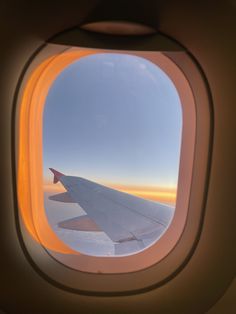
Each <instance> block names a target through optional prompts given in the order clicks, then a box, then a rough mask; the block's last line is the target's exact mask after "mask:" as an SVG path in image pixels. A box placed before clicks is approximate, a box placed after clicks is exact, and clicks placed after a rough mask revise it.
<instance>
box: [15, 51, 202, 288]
mask: <svg viewBox="0 0 236 314" xmlns="http://www.w3.org/2000/svg"><path fill="white" fill-rule="evenodd" d="M188 60H189V59H188V58H187V56H186V54H185V53H184V52H165V53H163V52H156V51H146V52H145V51H122V50H104V49H87V48H86V49H85V48H77V47H69V48H68V47H67V48H65V46H60V45H59V46H57V45H49V46H48V47H47V49H46V48H45V50H44V51H42V53H41V54H40V55H39V56H38V58H36V59H35V61H34V62H33V63H32V65H31V66H30V67H29V69H28V71H27V74H26V76H25V78H24V81H23V82H22V88H21V93H20V96H19V106H18V107H17V108H18V109H17V110H18V113H17V118H18V124H17V125H16V127H17V138H18V142H17V143H16V151H17V155H16V158H17V159H16V160H17V163H16V164H17V197H18V208H19V224H20V230H21V235H22V237H23V241H24V243H25V245H26V247H27V250H28V251H29V252H30V253H29V254H30V256H32V257H33V258H34V259H35V260H37V261H36V264H37V265H38V264H39V265H40V267H41V268H42V269H44V271H45V272H46V273H48V275H49V276H52V277H55V278H57V277H58V275H57V274H56V273H55V276H54V275H52V273H51V271H50V269H52V268H51V267H49V268H48V267H47V265H51V263H52V264H53V263H55V264H53V265H54V268H55V269H58V267H59V268H60V267H63V269H61V268H60V270H58V271H57V273H60V274H61V276H62V277H63V279H62V280H61V281H62V282H64V281H65V280H66V281H67V280H69V281H70V282H71V280H73V278H77V276H80V274H81V273H82V272H85V273H87V272H90V273H107V274H113V273H130V272H135V271H139V270H143V269H146V270H147V269H149V267H150V266H153V267H154V266H155V265H157V263H158V262H161V261H162V260H163V259H164V258H168V256H169V253H170V252H172V251H173V249H174V248H175V246H176V245H177V244H178V243H179V241H180V239H181V236H182V235H183V232H184V230H186V228H185V226H186V222H187V219H188V217H190V215H189V213H190V214H191V213H192V212H193V214H195V211H194V210H195V207H194V209H192V208H193V205H192V207H191V210H189V204H190V191H191V188H192V176H193V172H192V171H193V170H192V169H193V163H194V161H196V159H194V156H195V149H196V145H195V144H196V141H195V140H196V134H197V133H196V132H197V128H196V122H197V119H196V107H195V98H194V94H193V88H192V86H196V90H197V91H198V90H199V91H200V92H198V94H197V97H198V98H196V99H199V100H198V102H199V104H200V105H202V104H204V103H205V102H206V101H205V99H207V98H206V97H205V93H204V87H201V86H200V85H199V82H200V84H202V83H201V82H202V81H201V80H198V77H199V76H198V75H199V74H198V72H197V70H195V66H194V64H193V63H191V62H190V61H188ZM179 65H180V66H179ZM181 66H183V70H182V68H181ZM188 69H190V70H188ZM185 73H187V74H186V75H188V76H187V77H188V79H189V80H190V81H191V79H194V78H196V79H197V83H195V82H193V84H192V85H190V83H189V80H188V79H187V78H186V75H185ZM192 73H193V74H192ZM191 82H192V81H191ZM194 84H195V85H194ZM198 86H199V87H198ZM201 97H202V98H201ZM204 97H205V98H204ZM202 99H203V100H202ZM200 105H199V106H198V108H207V107H206V106H204V105H202V106H201V107H200ZM198 110H199V109H198ZM203 117H207V115H205V114H202V115H201V119H199V120H198V124H200V123H201V124H202V125H203V126H202V129H203V128H204V126H207V123H205V122H206V121H205V120H204V119H203ZM206 119H207V118H206ZM202 129H201V128H200V127H199V129H198V130H202ZM204 130H205V129H204ZM201 132H202V131H201ZM204 132H205V131H204ZM201 134H205V133H201ZM199 138H201V139H202V140H204V141H206V143H205V142H204V143H203V144H201V156H203V154H202V147H203V146H204V145H205V146H206V145H207V138H206V136H204V137H200V136H199V137H198V139H199ZM198 143H200V142H198ZM199 145H200V144H199ZM199 164H200V162H199ZM201 169H203V168H202V163H201ZM203 170H204V169H203ZM203 170H202V172H201V173H202V177H201V178H202V179H201V180H202V181H201V182H203V175H204V173H205V172H204V171H203ZM199 173H200V172H199ZM201 187H203V184H201ZM195 191H197V192H198V191H199V189H195ZM199 193H200V192H199ZM196 199H199V198H195V199H194V201H192V202H194V204H196ZM198 209H199V205H196V213H199V210H198ZM189 219H191V217H190V218H189ZM191 221H196V222H197V220H191ZM191 230H193V226H192V224H191ZM194 234H195V233H194ZM194 234H192V233H191V234H190V235H189V234H188V237H187V238H188V240H189V243H192V242H191V241H192V240H191V235H194ZM189 245H190V244H189ZM64 265H66V266H67V267H64ZM68 269H70V270H71V271H72V270H73V272H76V271H77V270H79V272H76V274H77V275H75V274H74V273H73V276H67V275H66V274H67V271H68ZM163 276H164V275H163ZM65 278H66V279H65ZM78 282H80V283H81V282H83V283H85V281H84V280H82V281H80V280H78V281H77V280H76V279H75V281H73V284H72V282H71V283H70V284H69V285H72V286H74V285H75V286H76V287H77V286H78V284H77V283H78Z"/></svg>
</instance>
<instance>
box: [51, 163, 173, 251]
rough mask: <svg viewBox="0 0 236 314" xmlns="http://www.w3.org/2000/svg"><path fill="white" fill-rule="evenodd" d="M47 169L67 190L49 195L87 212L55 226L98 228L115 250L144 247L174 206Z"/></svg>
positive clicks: (158, 232) (156, 235)
mask: <svg viewBox="0 0 236 314" xmlns="http://www.w3.org/2000/svg"><path fill="white" fill-rule="evenodd" d="M50 170H51V171H52V172H53V173H54V183H57V182H58V181H60V182H61V183H62V185H63V186H64V187H65V189H66V191H67V192H66V193H62V194H59V195H58V196H57V195H54V196H52V197H50V199H52V200H57V201H61V202H66V201H67V200H68V201H69V202H75V203H78V204H79V205H80V206H81V207H82V208H83V210H84V211H85V212H86V214H87V215H86V218H85V217H84V218H83V219H82V217H75V218H72V219H68V220H66V221H63V222H61V223H59V227H61V228H65V229H70V230H87V231H93V230H102V231H104V232H105V233H106V234H107V235H108V237H109V238H110V239H111V240H112V241H113V242H114V244H115V252H116V254H126V253H130V251H133V250H137V249H138V250H140V249H143V248H145V247H146V246H147V245H149V244H150V243H152V242H153V241H154V240H157V239H158V238H159V237H160V236H161V234H162V233H163V232H164V231H165V230H166V228H167V227H168V225H169V223H170V221H171V219H172V216H173V211H174V208H172V207H170V206H167V205H163V204H160V203H157V202H152V201H149V200H145V199H142V198H140V197H136V196H133V195H130V194H128V193H124V192H120V191H117V190H115V189H111V188H108V187H106V186H103V185H101V184H98V183H95V182H92V181H89V180H87V179H84V178H80V177H73V176H66V175H64V174H62V173H60V172H58V171H56V170H54V169H52V168H50ZM83 222H84V223H83ZM86 228H87V229H86Z"/></svg>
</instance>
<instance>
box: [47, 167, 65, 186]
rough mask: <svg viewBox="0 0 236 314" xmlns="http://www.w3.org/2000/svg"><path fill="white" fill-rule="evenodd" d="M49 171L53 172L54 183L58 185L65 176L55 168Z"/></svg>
mask: <svg viewBox="0 0 236 314" xmlns="http://www.w3.org/2000/svg"><path fill="white" fill-rule="evenodd" d="M49 170H51V172H52V173H53V174H54V177H53V183H57V182H58V181H59V180H60V178H61V177H62V176H64V174H63V173H61V172H59V171H57V170H55V169H53V168H49Z"/></svg>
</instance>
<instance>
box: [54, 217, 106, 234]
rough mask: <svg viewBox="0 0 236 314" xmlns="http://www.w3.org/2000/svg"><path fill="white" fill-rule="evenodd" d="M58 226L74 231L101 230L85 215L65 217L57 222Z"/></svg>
mask: <svg viewBox="0 0 236 314" xmlns="http://www.w3.org/2000/svg"><path fill="white" fill-rule="evenodd" d="M58 227H60V228H63V229H69V230H76V231H89V232H95V231H102V230H101V229H100V228H99V226H98V225H97V224H96V223H95V222H94V221H93V220H92V219H90V218H89V217H88V216H87V215H84V216H78V217H74V218H71V219H67V220H64V221H61V222H59V223H58Z"/></svg>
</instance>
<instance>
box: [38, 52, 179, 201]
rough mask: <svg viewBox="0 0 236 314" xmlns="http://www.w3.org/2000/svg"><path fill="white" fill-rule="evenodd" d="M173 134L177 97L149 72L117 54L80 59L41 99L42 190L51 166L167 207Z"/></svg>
mask: <svg viewBox="0 0 236 314" xmlns="http://www.w3.org/2000/svg"><path fill="white" fill-rule="evenodd" d="M181 129H182V112H181V104H180V100H179V96H178V93H177V91H176V89H175V87H174V85H173V83H172V82H171V80H170V79H169V77H168V76H167V75H166V74H165V73H164V72H163V71H162V70H161V69H159V68H158V67H157V66H156V65H154V64H153V63H151V62H150V61H148V60H146V59H143V58H141V57H136V56H131V55H124V54H117V53H100V54H96V55H91V56H87V57H84V58H81V59H80V60H79V61H76V62H74V63H72V64H71V65H70V66H69V67H67V68H66V69H65V70H64V71H63V72H62V73H61V74H60V75H59V76H58V77H57V79H56V80H55V81H54V83H53V85H52V87H51V89H50V91H49V94H48V96H47V99H46V104H45V109H44V118H43V162H44V164H43V165H44V180H45V189H46V190H51V189H52V185H51V183H50V182H51V181H52V174H51V172H50V171H49V170H48V168H49V167H53V168H55V169H57V170H59V171H61V172H62V173H65V174H68V175H75V176H80V177H83V178H86V179H89V180H92V181H95V182H98V183H101V184H104V185H107V186H110V187H113V188H116V189H119V190H122V191H126V192H128V193H131V194H135V195H138V196H141V197H144V198H148V199H153V200H160V201H167V202H173V201H174V198H175V192H176V185H177V179H178V167H179V155H180V143H181ZM53 189H58V190H59V189H61V188H60V186H59V185H58V186H57V187H56V186H55V187H54V188H53Z"/></svg>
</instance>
